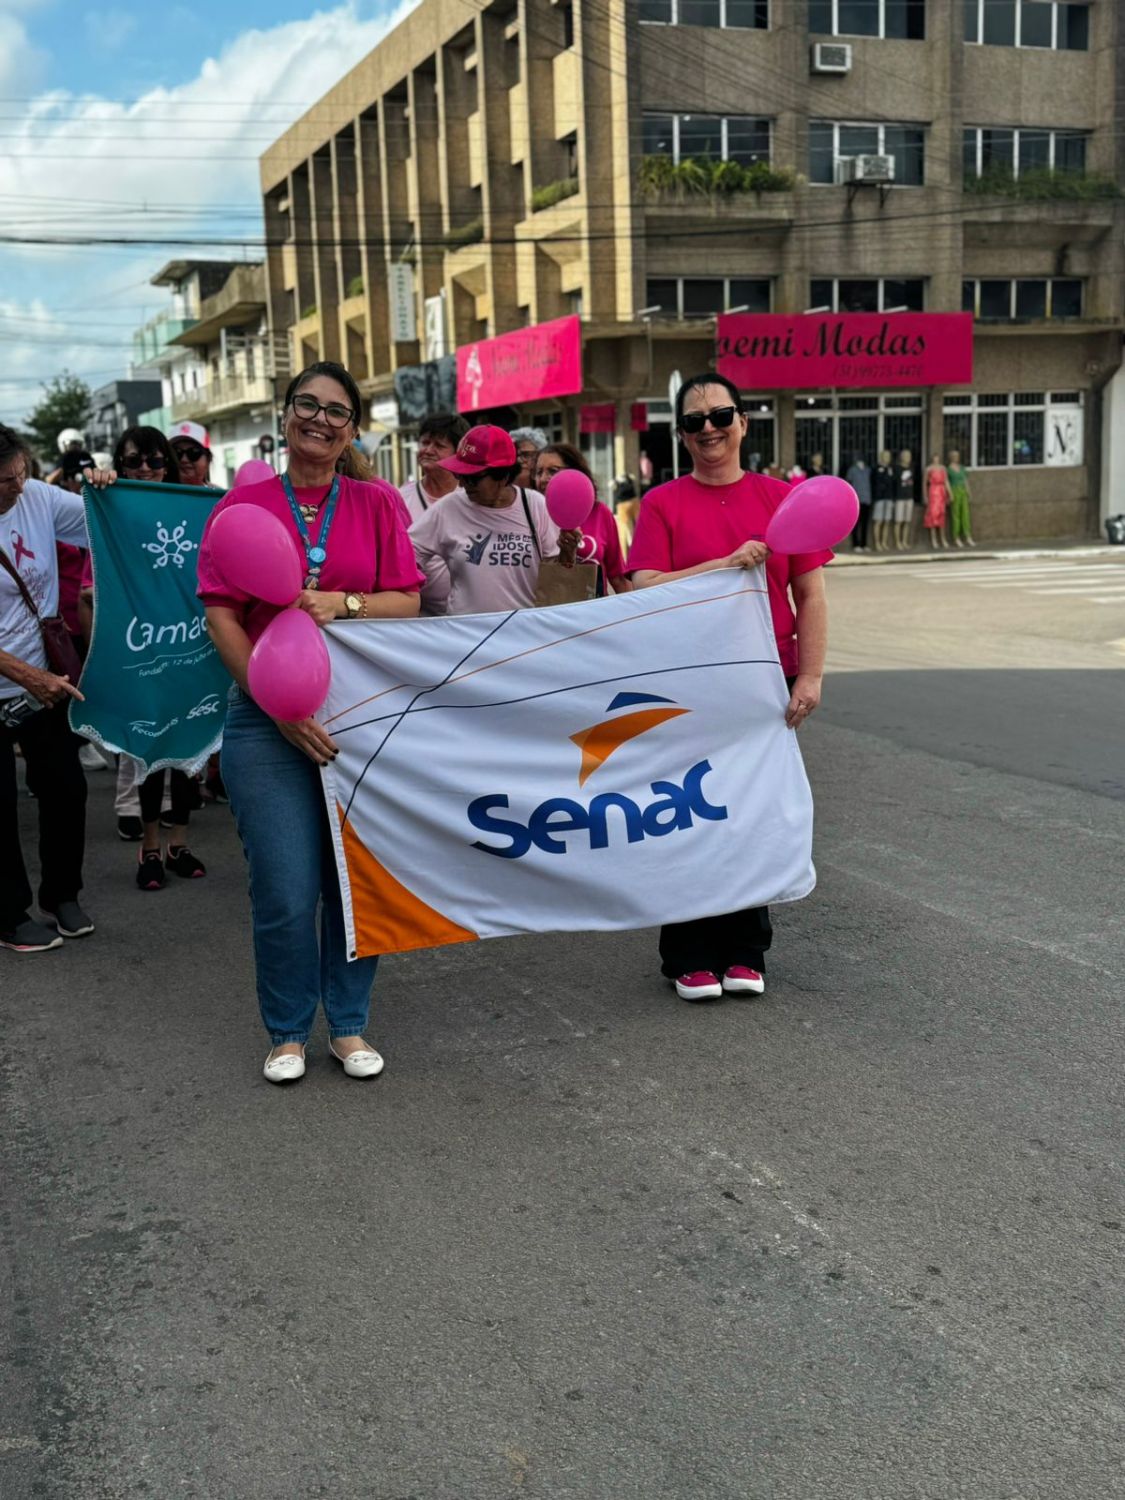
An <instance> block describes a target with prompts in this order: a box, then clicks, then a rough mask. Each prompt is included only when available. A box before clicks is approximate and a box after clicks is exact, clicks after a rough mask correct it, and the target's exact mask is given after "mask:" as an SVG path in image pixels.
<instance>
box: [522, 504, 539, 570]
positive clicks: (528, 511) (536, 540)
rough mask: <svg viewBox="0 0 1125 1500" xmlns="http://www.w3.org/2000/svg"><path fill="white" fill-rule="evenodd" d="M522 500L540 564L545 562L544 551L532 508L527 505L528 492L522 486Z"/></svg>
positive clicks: (532, 542) (532, 543)
mask: <svg viewBox="0 0 1125 1500" xmlns="http://www.w3.org/2000/svg"><path fill="white" fill-rule="evenodd" d="M520 499H521V500H522V501H523V513H524V515H525V516H526V517H527V529H528V530H529V531H530V532H531V545H532V546H533V547H534V548H535V555H536V557H537V558H538V559H539V561H540V562H542V561H543V549H542V547H540V545H539V533H538V532H537V531H536V529H535V523H534V521H533V520H532V519H531V506H530V505H528V503H527V491H526V490H525V489H524V488H523V486H522V485H521V486H520Z"/></svg>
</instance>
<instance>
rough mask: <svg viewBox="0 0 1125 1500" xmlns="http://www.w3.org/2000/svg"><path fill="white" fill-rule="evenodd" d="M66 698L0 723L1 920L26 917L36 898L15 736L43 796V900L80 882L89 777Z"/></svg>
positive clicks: (50, 902)
mask: <svg viewBox="0 0 1125 1500" xmlns="http://www.w3.org/2000/svg"><path fill="white" fill-rule="evenodd" d="M69 702H70V699H69V698H68V699H66V700H65V701H64V702H63V703H59V704H56V705H55V707H54V708H44V709H42V710H41V711H40V712H39V713H37V714H33V715H32V716H31V718H30V719H25V720H24V721H23V723H22V724H20V725H18V726H17V727H16V728H15V729H7V728H0V928H6V929H7V928H11V927H14V926H16V925H17V924H18V923H20V922H22V921H23V919H24V918H25V917H26V916H27V915H28V914H29V908H30V906H31V882H30V881H29V880H28V878H27V866H26V865H25V864H24V862H23V851H22V849H21V848H20V834H19V805H18V801H17V799H18V795H19V791H18V784H17V780H16V756H15V746H16V745H17V744H18V745H19V747H20V749H21V750H22V751H23V758H24V765H25V766H26V769H27V785H28V788H29V790H30V791H32V792H33V793H34V794H35V797H36V799H37V801H38V804H39V904H40V906H42V907H45V908H46V909H47V910H48V911H54V910H55V909H56V908H57V906H58V903H59V902H60V901H76V900H77V899H78V893H79V891H80V890H81V889H82V856H83V854H84V853H85V849H86V777H85V775H84V773H83V770H82V766H81V765H80V763H79V760H78V751H79V749H80V747H81V741H80V740H79V739H78V737H77V735H75V734H73V733H72V732H71V728H70V724H69V723H68V722H67V716H66V715H67V705H68V704H69Z"/></svg>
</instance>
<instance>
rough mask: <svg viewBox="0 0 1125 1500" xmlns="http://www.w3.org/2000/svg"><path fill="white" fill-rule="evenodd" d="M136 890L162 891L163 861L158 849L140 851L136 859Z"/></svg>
mask: <svg viewBox="0 0 1125 1500" xmlns="http://www.w3.org/2000/svg"><path fill="white" fill-rule="evenodd" d="M137 889H138V890H141V891H162V890H163V889H164V861H163V860H162V859H161V857H160V850H159V849H142V850H141V852H140V854H139V855H138V857H137Z"/></svg>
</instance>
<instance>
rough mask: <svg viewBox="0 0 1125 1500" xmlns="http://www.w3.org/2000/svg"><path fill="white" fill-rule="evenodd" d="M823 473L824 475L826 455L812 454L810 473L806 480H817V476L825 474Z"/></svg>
mask: <svg viewBox="0 0 1125 1500" xmlns="http://www.w3.org/2000/svg"><path fill="white" fill-rule="evenodd" d="M823 473H824V454H823V453H814V454H812V455H811V457H810V458H809V472H808V474H807V476H806V478H808V479H815V478H816V477H817V475H819V474H823Z"/></svg>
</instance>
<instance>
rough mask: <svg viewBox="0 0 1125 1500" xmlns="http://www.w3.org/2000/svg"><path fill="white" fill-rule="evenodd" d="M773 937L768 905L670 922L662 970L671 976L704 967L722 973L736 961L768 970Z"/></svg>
mask: <svg viewBox="0 0 1125 1500" xmlns="http://www.w3.org/2000/svg"><path fill="white" fill-rule="evenodd" d="M772 940H773V928H772V926H771V925H770V909H769V907H768V906H748V907H746V908H745V909H744V910H743V911H727V912H723V913H722V915H721V916H718V917H697V918H696V920H695V921H694V922H667V923H666V924H665V925H664V926H663V927H662V928H661V929H660V972H661V973H662V974H664V975H665V976H666V977H667V978H668V979H679V977H680V975H681V974H695V973H698V972H699V970H701V969H704V970H708V971H710V972H711V973H712V974H719V975H721V974H722V972H723V970H724V969H729V968H730V967H731V965H732V964H744V965H745V966H746V968H748V969H757V970H758V972H759V974H764V973H765V968H766V959H765V954H766V949H767V948H768V947H769V945H770V943H771V942H772Z"/></svg>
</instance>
